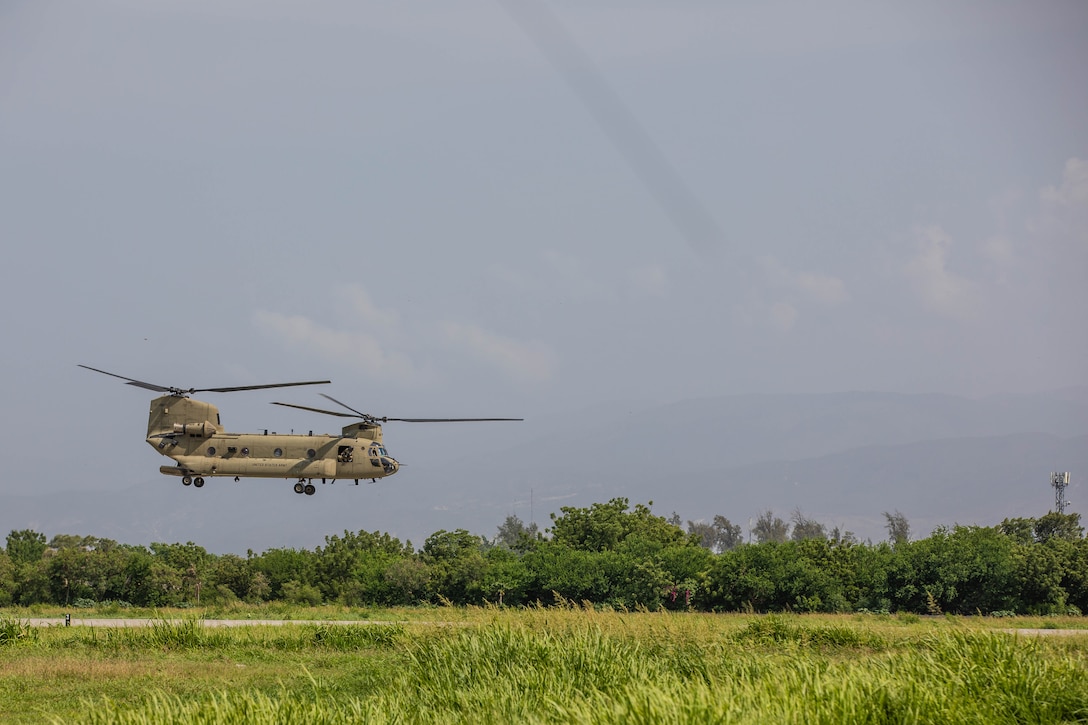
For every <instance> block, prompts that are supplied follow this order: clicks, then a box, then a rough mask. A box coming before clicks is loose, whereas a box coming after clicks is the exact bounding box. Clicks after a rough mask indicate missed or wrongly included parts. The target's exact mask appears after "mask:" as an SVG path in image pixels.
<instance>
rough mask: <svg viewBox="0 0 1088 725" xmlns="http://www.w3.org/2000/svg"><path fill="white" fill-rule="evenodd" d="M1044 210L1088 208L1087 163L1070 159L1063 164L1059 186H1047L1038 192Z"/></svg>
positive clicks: (1082, 160)
mask: <svg viewBox="0 0 1088 725" xmlns="http://www.w3.org/2000/svg"><path fill="white" fill-rule="evenodd" d="M1039 200H1040V201H1041V202H1042V204H1043V207H1044V208H1049V209H1060V208H1063V207H1088V161H1085V160H1084V159H1078V158H1075V157H1074V158H1071V159H1069V160H1067V161H1066V162H1065V172H1064V173H1063V174H1062V183H1061V185H1059V186H1047V187H1044V188H1043V189H1042V190H1040V191H1039Z"/></svg>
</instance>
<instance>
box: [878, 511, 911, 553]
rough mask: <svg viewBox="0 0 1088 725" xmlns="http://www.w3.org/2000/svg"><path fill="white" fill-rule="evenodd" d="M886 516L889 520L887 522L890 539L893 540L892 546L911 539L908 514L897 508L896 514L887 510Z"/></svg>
mask: <svg viewBox="0 0 1088 725" xmlns="http://www.w3.org/2000/svg"><path fill="white" fill-rule="evenodd" d="M884 518H885V519H886V520H887V522H888V523H887V524H886V526H887V529H888V540H889V541H891V542H892V546H899V545H901V544H906V543H907V542H909V541H910V523H909V522H908V521H907V517H906V516H904V515H903V514H902V513H900V512H899V511H898V510H896V512H895V513H894V514H890V513H888V512H887V511H885V512H884Z"/></svg>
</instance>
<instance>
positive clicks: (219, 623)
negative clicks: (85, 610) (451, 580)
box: [25, 617, 405, 627]
mask: <svg viewBox="0 0 1088 725" xmlns="http://www.w3.org/2000/svg"><path fill="white" fill-rule="evenodd" d="M25 621H26V622H27V623H28V624H30V625H31V626H34V627H63V626H64V618H63V617H58V618H32V619H28V620H25ZM163 621H166V622H169V623H171V624H181V623H182V622H184V621H186V620H184V619H167V620H162V619H85V618H83V617H72V624H71V626H73V627H151V626H153V625H155V624H159V623H160V622H163ZM196 621H198V622H200V623H201V624H202V625H203V626H205V627H252V626H279V625H291V624H366V625H382V624H384V625H389V624H405V623H404V622H389V621H384V622H383V621H379V620H371V619H354V620H333V619H286V620H285V619H197V620H196Z"/></svg>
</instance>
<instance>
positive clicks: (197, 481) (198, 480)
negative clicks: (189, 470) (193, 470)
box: [193, 476, 204, 488]
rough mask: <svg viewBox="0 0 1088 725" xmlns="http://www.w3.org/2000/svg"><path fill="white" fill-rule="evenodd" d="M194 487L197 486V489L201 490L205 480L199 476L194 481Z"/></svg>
mask: <svg viewBox="0 0 1088 725" xmlns="http://www.w3.org/2000/svg"><path fill="white" fill-rule="evenodd" d="M193 485H194V486H196V487H197V488H200V487H201V486H203V485H204V479H203V478H201V477H200V476H197V477H196V478H194V479H193Z"/></svg>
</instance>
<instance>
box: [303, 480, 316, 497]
mask: <svg viewBox="0 0 1088 725" xmlns="http://www.w3.org/2000/svg"><path fill="white" fill-rule="evenodd" d="M303 490H304V491H306V495H307V496H313V495H314V494H315V493H317V489H316V488H315V487H314V485H313V484H312V483H307V484H306V488H305V489H303Z"/></svg>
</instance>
